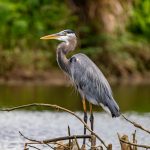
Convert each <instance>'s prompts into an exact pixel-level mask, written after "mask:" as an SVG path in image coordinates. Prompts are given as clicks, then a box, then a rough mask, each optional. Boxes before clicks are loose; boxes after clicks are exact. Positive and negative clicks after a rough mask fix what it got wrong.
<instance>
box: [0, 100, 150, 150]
mask: <svg viewBox="0 0 150 150" xmlns="http://www.w3.org/2000/svg"><path fill="white" fill-rule="evenodd" d="M31 106H40V107H41V106H42V107H43V106H44V107H52V108H55V109H57V110H62V111H65V112H67V113H70V114H71V115H73V116H74V117H76V118H77V119H78V120H79V121H80V122H81V123H82V124H83V125H85V127H86V128H87V130H89V131H90V133H91V135H71V131H70V127H69V126H68V136H64V137H57V138H53V139H46V140H43V141H38V140H35V139H31V138H28V137H26V136H25V135H23V134H22V133H21V132H19V133H20V135H21V136H22V137H23V138H25V139H26V140H27V141H28V142H27V143H25V145H24V150H29V148H30V147H32V148H34V149H38V150H40V149H39V148H38V147H37V145H39V144H40V145H46V146H47V147H48V148H49V149H55V150H86V148H87V149H90V150H112V149H113V145H112V144H108V145H107V144H106V143H105V142H104V140H103V139H102V138H101V137H100V136H99V135H97V134H96V133H95V132H94V131H92V130H91V129H90V127H89V126H88V125H87V124H86V123H85V122H84V121H83V120H82V119H81V118H80V117H79V116H78V115H76V114H75V113H74V112H72V111H70V110H68V109H66V108H63V107H60V106H57V105H52V104H43V103H33V104H27V105H22V106H17V107H13V108H5V109H1V110H0V111H13V110H16V109H21V108H25V107H31ZM122 117H123V118H124V119H125V120H126V121H128V122H129V123H131V124H132V125H134V126H135V127H136V128H138V129H141V130H143V131H145V132H147V133H148V134H150V131H149V130H148V129H145V128H144V127H142V126H141V125H140V124H138V123H135V122H133V121H131V120H129V119H128V118H126V117H125V116H124V115H123V114H122ZM83 138H87V139H89V141H90V145H89V144H86V148H85V147H81V146H80V144H79V143H78V139H83ZM118 139H119V142H120V147H121V150H138V147H142V148H145V149H146V150H147V149H150V146H149V145H142V144H137V140H136V131H135V132H134V133H133V135H132V141H131V142H130V141H129V137H128V136H127V135H123V136H120V135H119V133H118ZM96 140H98V141H100V143H101V144H100V145H98V146H97V145H96ZM88 143H89V142H88ZM35 145H36V146H35Z"/></svg>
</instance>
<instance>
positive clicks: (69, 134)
mask: <svg viewBox="0 0 150 150" xmlns="http://www.w3.org/2000/svg"><path fill="white" fill-rule="evenodd" d="M68 136H71V133H70V127H69V125H68ZM69 147H71V140H70V139H69ZM70 149H71V148H70Z"/></svg>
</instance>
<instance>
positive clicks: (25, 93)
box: [0, 85, 150, 112]
mask: <svg viewBox="0 0 150 150" xmlns="http://www.w3.org/2000/svg"><path fill="white" fill-rule="evenodd" d="M112 89H113V93H114V97H115V99H116V101H117V103H118V104H119V106H120V109H121V110H122V111H136V112H149V111H150V85H139V86H134V85H132V86H131V85H130V86H129V85H124V86H112ZM34 102H42V103H51V104H57V105H60V106H63V107H66V108H68V109H71V110H74V111H75V110H82V104H81V98H80V95H79V94H78V93H77V92H76V91H75V90H74V88H73V87H71V86H70V87H66V86H44V85H18V86H8V85H0V106H2V107H3V106H5V107H9V106H15V105H21V104H27V103H34ZM95 110H97V111H100V110H101V108H97V107H95Z"/></svg>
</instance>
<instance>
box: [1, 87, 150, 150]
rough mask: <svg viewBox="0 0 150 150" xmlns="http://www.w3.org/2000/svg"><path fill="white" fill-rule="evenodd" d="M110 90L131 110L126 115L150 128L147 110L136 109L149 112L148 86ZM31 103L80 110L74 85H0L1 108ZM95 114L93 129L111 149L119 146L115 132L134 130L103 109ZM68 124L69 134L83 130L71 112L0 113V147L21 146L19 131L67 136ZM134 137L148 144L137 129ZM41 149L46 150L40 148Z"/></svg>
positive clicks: (39, 136) (33, 135)
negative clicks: (109, 144) (68, 127)
mask: <svg viewBox="0 0 150 150" xmlns="http://www.w3.org/2000/svg"><path fill="white" fill-rule="evenodd" d="M113 92H114V97H115V99H117V102H118V103H119V106H120V108H121V110H123V111H130V113H128V114H127V115H129V116H128V117H129V118H131V119H133V120H134V121H137V122H139V123H141V124H142V125H143V126H144V127H145V128H149V124H150V119H149V118H150V113H145V114H143V113H139V112H149V111H150V105H149V102H150V85H145V86H119V87H118V86H114V87H113ZM34 102H42V103H51V104H57V105H60V106H64V107H66V108H68V109H70V110H74V111H78V110H82V105H81V100H80V96H79V95H77V92H76V91H75V90H74V88H73V87H60V86H59V87H54V86H53V87H51V86H42V85H41V86H39V85H38V86H37V85H36V86H33V85H32V86H27V85H24V86H23V85H22V86H20V85H19V86H6V85H1V86H0V106H1V107H10V106H16V105H21V104H27V103H34ZM95 109H96V110H100V109H99V108H98V107H95ZM131 111H132V112H133V111H136V113H131ZM137 112H138V114H137ZM77 113H78V114H79V115H80V116H81V117H82V116H83V114H81V113H79V112H77ZM94 114H95V131H96V132H97V134H98V135H100V136H101V137H102V138H103V139H104V140H105V141H106V142H107V143H112V144H113V149H117V150H118V149H120V147H119V142H118V140H117V134H116V133H117V132H119V133H120V134H128V135H131V134H132V133H133V132H134V130H135V128H134V127H133V126H132V125H130V124H129V123H127V122H125V121H124V120H122V119H121V118H116V119H112V118H111V117H110V116H109V115H107V114H106V113H105V112H103V113H100V112H97V113H96V112H95V113H94ZM56 118H57V119H56ZM60 125H61V126H60ZM68 125H69V126H70V128H71V133H72V134H82V133H83V125H82V124H81V123H80V122H79V121H78V120H77V119H76V118H74V117H72V116H71V115H70V114H66V113H58V112H57V113H56V112H53V111H46V110H45V111H29V110H28V111H26V110H24V111H13V112H0V149H5V150H16V149H23V144H24V142H25V140H24V139H22V138H21V137H20V136H19V133H18V131H22V132H23V133H24V134H25V135H26V136H29V137H31V138H34V139H39V140H40V139H46V138H54V137H57V136H64V135H67V126H68ZM137 139H138V141H139V143H142V144H148V145H150V138H149V137H147V135H146V133H143V132H141V131H140V130H137ZM80 142H81V141H80ZM42 149H43V150H46V148H43V147H42Z"/></svg>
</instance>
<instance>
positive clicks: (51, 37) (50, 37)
mask: <svg viewBox="0 0 150 150" xmlns="http://www.w3.org/2000/svg"><path fill="white" fill-rule="evenodd" d="M59 37H60V36H59V35H58V34H51V35H46V36H43V37H41V38H40V39H42V40H50V39H58V38H59Z"/></svg>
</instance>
